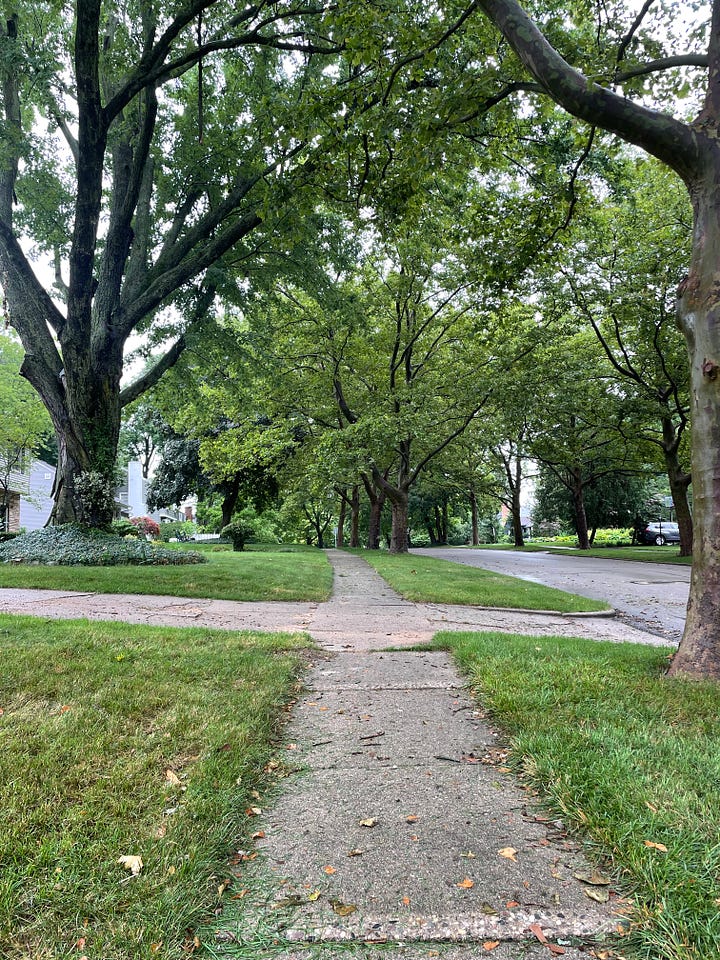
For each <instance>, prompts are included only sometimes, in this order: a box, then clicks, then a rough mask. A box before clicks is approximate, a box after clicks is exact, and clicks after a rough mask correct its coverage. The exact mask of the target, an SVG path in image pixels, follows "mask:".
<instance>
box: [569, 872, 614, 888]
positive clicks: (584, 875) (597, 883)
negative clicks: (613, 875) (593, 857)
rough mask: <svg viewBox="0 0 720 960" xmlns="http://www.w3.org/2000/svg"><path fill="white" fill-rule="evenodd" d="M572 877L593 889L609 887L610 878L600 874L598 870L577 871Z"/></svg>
mask: <svg viewBox="0 0 720 960" xmlns="http://www.w3.org/2000/svg"><path fill="white" fill-rule="evenodd" d="M573 876H574V877H575V879H576V880H582V882H583V883H589V884H592V886H593V887H607V886H609V885H610V877H606V876H605V874H603V873H600V871H599V870H577V871H576V872H575V873H574V874H573Z"/></svg>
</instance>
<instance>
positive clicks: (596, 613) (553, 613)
mask: <svg viewBox="0 0 720 960" xmlns="http://www.w3.org/2000/svg"><path fill="white" fill-rule="evenodd" d="M409 602H410V603H415V604H417V603H420V601H419V600H411V601H409ZM422 605H423V606H425V607H434V608H435V609H439V608H440V606H441V605H440V604H437V603H424V604H422ZM443 606H448V607H463V606H468V607H472V609H473V610H489V611H490V612H491V613H527V614H530V615H531V616H534V617H564V618H565V619H566V620H574V619H575V618H577V617H579V618H581V619H583V620H589V619H591V618H593V617H602V618H604V619H607V618H609V617H616V616H617V615H618V612H617V610H616V609H615V608H614V607H610V609H609V610H584V611H579V612H577V613H566V612H564V611H562V610H531V609H528V608H527V607H482V606H480V605H479V604H469V603H468V604H463V603H448V604H443Z"/></svg>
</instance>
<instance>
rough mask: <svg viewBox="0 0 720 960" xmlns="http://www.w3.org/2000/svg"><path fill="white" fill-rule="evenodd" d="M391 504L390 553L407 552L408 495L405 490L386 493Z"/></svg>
mask: <svg viewBox="0 0 720 960" xmlns="http://www.w3.org/2000/svg"><path fill="white" fill-rule="evenodd" d="M388 496H389V497H390V503H391V504H392V532H391V534H390V553H407V552H408V548H409V546H410V544H409V540H408V495H407V491H406V490H396V491H395V492H394V493H392V494H388Z"/></svg>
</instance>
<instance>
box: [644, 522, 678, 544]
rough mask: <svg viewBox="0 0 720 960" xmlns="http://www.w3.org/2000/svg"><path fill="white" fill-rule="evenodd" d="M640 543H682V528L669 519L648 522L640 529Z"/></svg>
mask: <svg viewBox="0 0 720 960" xmlns="http://www.w3.org/2000/svg"><path fill="white" fill-rule="evenodd" d="M640 543H654V544H655V545H656V546H658V547H662V546H664V545H665V544H666V543H680V528H679V527H678V525H677V524H676V523H671V522H670V521H669V520H667V521H666V520H658V521H657V523H648V524H647V526H645V527H643V529H642V530H641V531H640Z"/></svg>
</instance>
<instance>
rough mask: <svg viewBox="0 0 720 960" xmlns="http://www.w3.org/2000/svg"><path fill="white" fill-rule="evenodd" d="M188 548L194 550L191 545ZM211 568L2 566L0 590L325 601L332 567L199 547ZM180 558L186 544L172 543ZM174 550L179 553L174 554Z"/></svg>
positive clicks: (297, 557) (278, 555) (323, 561)
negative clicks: (28, 588)
mask: <svg viewBox="0 0 720 960" xmlns="http://www.w3.org/2000/svg"><path fill="white" fill-rule="evenodd" d="M189 546H190V547H192V546H193V545H192V544H190V545H189ZM198 546H200V547H201V549H200V551H195V550H194V549H192V551H191V552H192V553H195V552H199V553H201V555H202V557H203V558H205V559H206V560H207V563H203V564H199V565H192V566H187V565H183V564H179V565H168V566H159V567H155V566H154V567H152V568H148V567H146V566H110V567H108V566H50V567H48V566H32V565H28V564H18V565H14V564H10V563H5V564H0V586H2V587H26V588H27V587H30V588H32V587H41V588H47V589H52V590H81V591H94V592H96V593H139V594H156V595H161V596H162V595H165V596H176V597H203V598H207V599H218V600H247V601H249V600H256V601H263V600H307V601H310V600H312V601H317V600H320V601H322V600H327V598H328V597H329V596H330V592H331V590H332V568H331V567H330V564H329V563H328V561H327V558H326V556H325V554H324V553H322V552H321V551H320V550H301V551H286V550H283V549H282V548H280V547H278V548H276V549H275V550H272V551H270V550H267V551H265V550H263V551H252V552H250V551H245V552H243V553H234V552H233V551H232V547H231V546H229V545H227V546H225V545H222V546H221V545H219V544H217V543H213V544H212V546H206V545H205V544H202V545H201V544H198ZM167 548H168V549H167V552H168V553H169V554H171V555H172V556H179V557H182V556H183V554H184V553H186V552H188V551H187V549H186V548H185V545H180V544H168V545H167ZM173 548H175V549H173Z"/></svg>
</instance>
